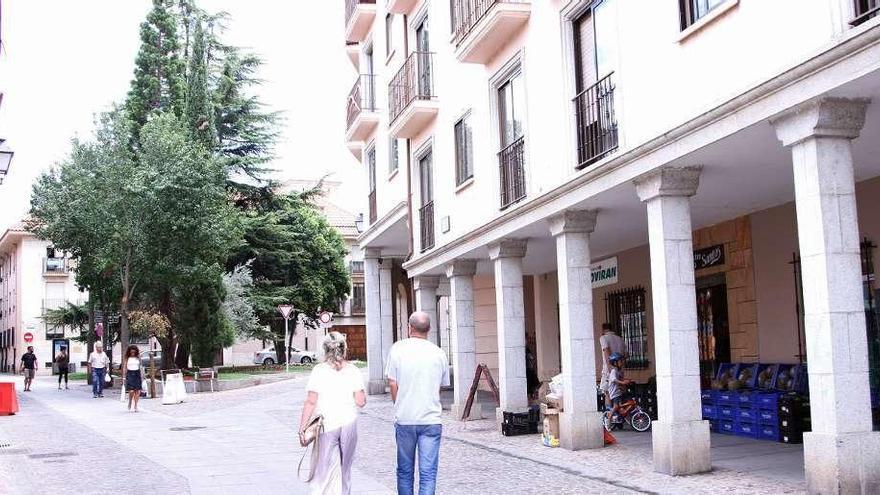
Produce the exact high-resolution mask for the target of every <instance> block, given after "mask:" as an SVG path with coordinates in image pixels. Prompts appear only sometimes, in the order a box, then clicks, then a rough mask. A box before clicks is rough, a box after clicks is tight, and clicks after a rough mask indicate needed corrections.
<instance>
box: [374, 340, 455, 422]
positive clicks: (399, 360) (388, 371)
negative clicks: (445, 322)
mask: <svg viewBox="0 0 880 495" xmlns="http://www.w3.org/2000/svg"><path fill="white" fill-rule="evenodd" d="M385 376H387V377H388V378H390V379H392V380H394V381H396V382H397V401H396V402H395V403H394V419H395V420H396V421H397V423H398V424H401V425H438V424H440V413H441V411H442V408H441V406H440V387H441V386H443V385H449V362H448V360H447V359H446V353H444V352H443V350H442V349H440V348H439V347H437V346H436V345H435V344H434V343H432V342H429V341H427V340H425V339H419V338H409V339H404V340H401V341H398V342H397V343H395V344H394V345H393V346H391V350H390V351H389V352H388V365H387V366H386V367H385Z"/></svg>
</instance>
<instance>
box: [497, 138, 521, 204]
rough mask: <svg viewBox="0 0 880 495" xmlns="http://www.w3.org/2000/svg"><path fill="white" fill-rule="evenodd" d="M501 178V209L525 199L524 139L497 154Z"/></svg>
mask: <svg viewBox="0 0 880 495" xmlns="http://www.w3.org/2000/svg"><path fill="white" fill-rule="evenodd" d="M498 166H499V168H500V174H499V175H500V177H501V209H502V210H503V209H504V208H507V207H508V206H510V205H512V204H513V203H516V202H517V201H519V200H521V199H523V198H524V197H526V176H525V137H520V138H519V139H517V140H516V141H514V142H513V143H511V144H509V145H508V146H507V147H505V148H504V149H502V150H501V151H499V152H498Z"/></svg>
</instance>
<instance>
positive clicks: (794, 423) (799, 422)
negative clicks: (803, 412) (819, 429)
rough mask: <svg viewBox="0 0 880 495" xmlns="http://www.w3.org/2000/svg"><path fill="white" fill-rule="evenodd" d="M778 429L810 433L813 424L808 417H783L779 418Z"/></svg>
mask: <svg viewBox="0 0 880 495" xmlns="http://www.w3.org/2000/svg"><path fill="white" fill-rule="evenodd" d="M779 427H780V428H789V429H791V430H793V431H811V430H812V429H813V422H812V420H811V419H810V417H809V416H807V417H806V418H787V417H784V416H783V417H780V418H779Z"/></svg>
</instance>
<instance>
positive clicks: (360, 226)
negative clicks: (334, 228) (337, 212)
mask: <svg viewBox="0 0 880 495" xmlns="http://www.w3.org/2000/svg"><path fill="white" fill-rule="evenodd" d="M354 228H355V230H357V233H358V234H361V233H363V231H364V214H363V213H358V216H357V218H356V219H355V221H354Z"/></svg>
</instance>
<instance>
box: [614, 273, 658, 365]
mask: <svg viewBox="0 0 880 495" xmlns="http://www.w3.org/2000/svg"><path fill="white" fill-rule="evenodd" d="M646 309H647V305H646V304H645V289H644V287H641V286H638V287H632V288H629V289H623V290H619V291H614V292H609V293H608V294H607V295H606V296H605V314H606V317H607V319H608V324H610V325H611V328H612V329H613V330H614V331H615V332H617V334H618V335H620V337H621V338H622V339H623V343H624V345H625V346H626V355H627V358H626V365H625V368H629V369H643V368H647V367H648V318H647V316H646V312H645V311H646Z"/></svg>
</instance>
